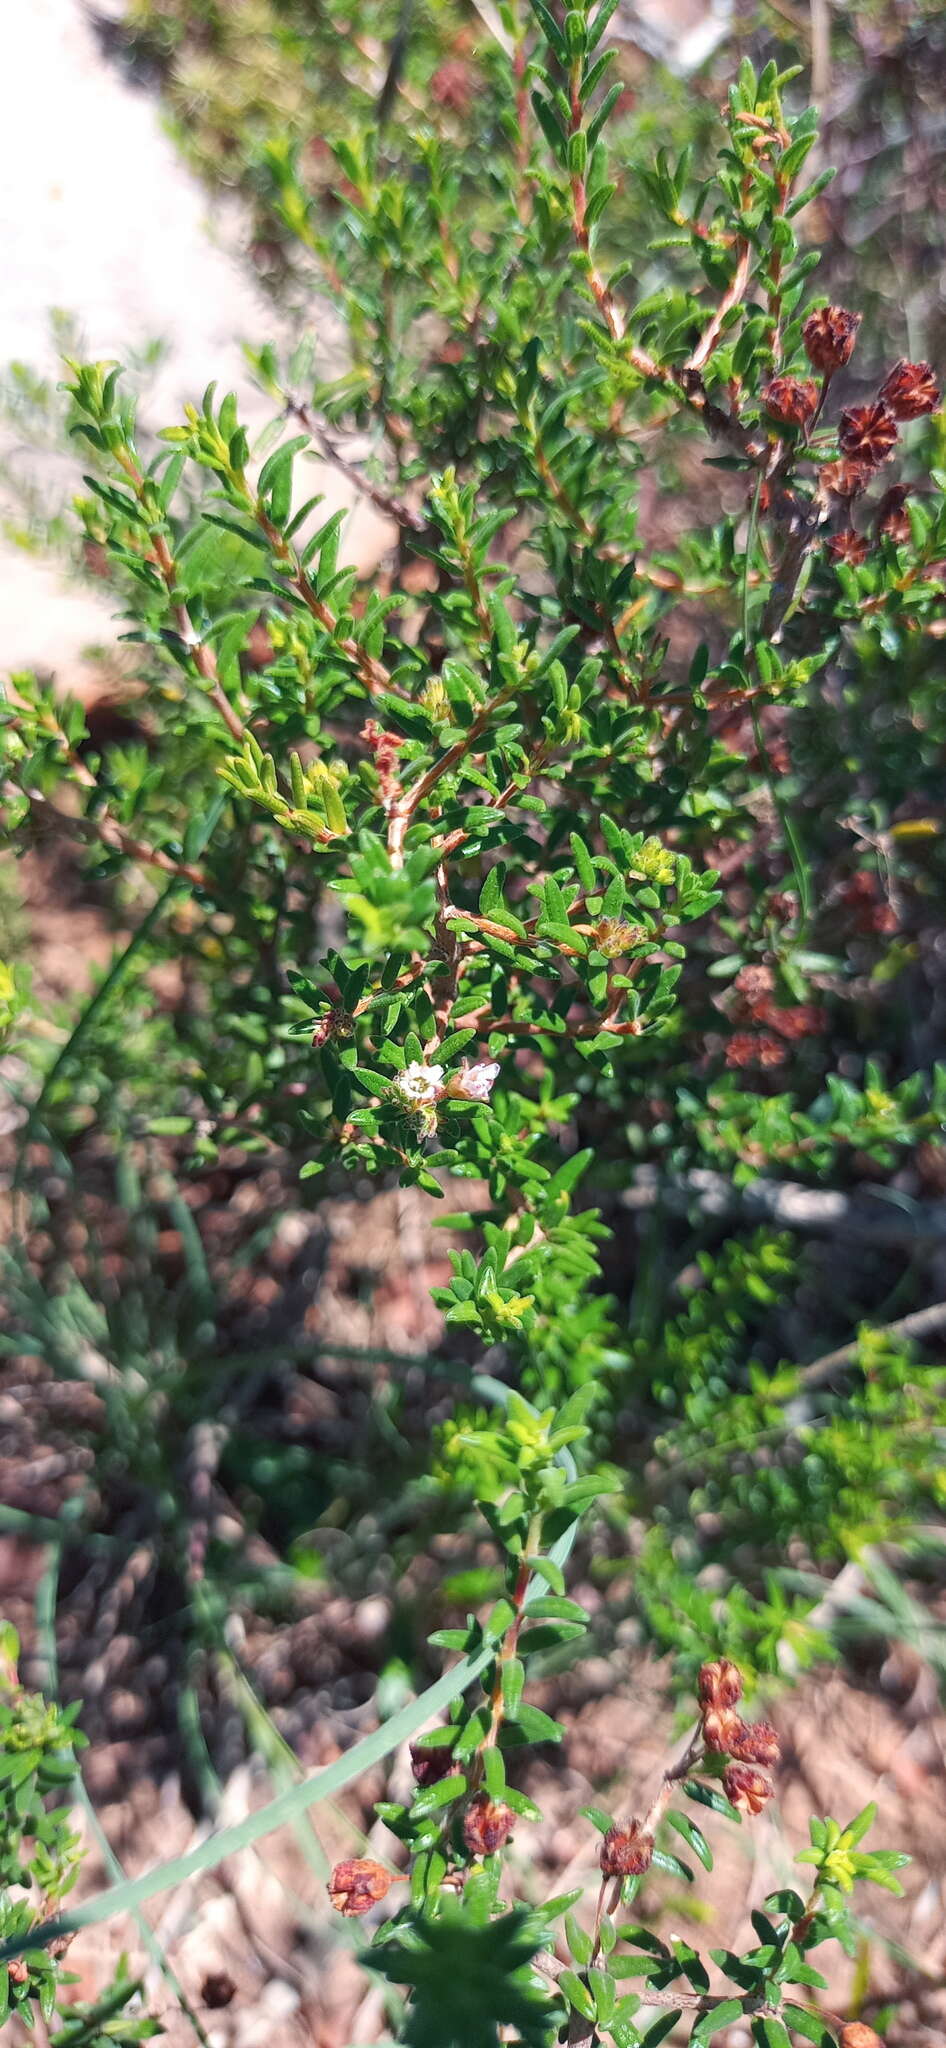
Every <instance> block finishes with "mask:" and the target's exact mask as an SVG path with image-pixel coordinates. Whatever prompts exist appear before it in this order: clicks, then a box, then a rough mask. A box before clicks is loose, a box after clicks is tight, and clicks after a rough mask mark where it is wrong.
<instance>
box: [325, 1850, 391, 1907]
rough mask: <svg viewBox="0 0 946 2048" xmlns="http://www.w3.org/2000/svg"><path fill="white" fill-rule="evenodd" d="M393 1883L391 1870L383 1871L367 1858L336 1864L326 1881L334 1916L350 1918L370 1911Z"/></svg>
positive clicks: (355, 1858)
mask: <svg viewBox="0 0 946 2048" xmlns="http://www.w3.org/2000/svg"><path fill="white" fill-rule="evenodd" d="M393 1883H394V1873H393V1871H390V1870H385V1869H384V1868H383V1867H382V1865H381V1864H380V1863H375V1862H373V1861H372V1859H371V1857H370V1856H356V1857H354V1858H353V1859H352V1861H351V1862H348V1863H336V1865H335V1868H334V1870H333V1872H332V1875H331V1877H330V1878H329V1881H328V1895H329V1898H330V1899H331V1902H332V1905H333V1906H334V1908H335V1911H336V1913H344V1914H345V1915H346V1918H348V1919H351V1918H352V1916H353V1915H354V1914H356V1913H368V1912H370V1910H371V1907H372V1906H376V1905H377V1903H378V1900H379V1899H383V1898H384V1897H385V1895H386V1893H387V1892H388V1891H390V1888H391V1886H392V1884H393Z"/></svg>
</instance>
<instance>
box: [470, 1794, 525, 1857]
mask: <svg viewBox="0 0 946 2048" xmlns="http://www.w3.org/2000/svg"><path fill="white" fill-rule="evenodd" d="M515 1825H516V1816H515V1814H514V1813H513V1811H512V1808H511V1807H510V1806H503V1804H502V1802H501V1801H500V1800H498V1799H491V1798H490V1796H489V1793H488V1792H477V1793H476V1794H475V1795H474V1797H473V1798H472V1799H471V1800H470V1803H469V1806H468V1807H467V1810H466V1812H465V1814H464V1816H463V1839H464V1841H465V1843H466V1846H467V1848H468V1849H469V1851H470V1854H471V1855H472V1856H493V1855H495V1853H496V1850H497V1849H501V1848H502V1847H503V1844H504V1843H505V1842H508V1840H509V1837H510V1835H511V1834H512V1831H513V1828H514V1827H515Z"/></svg>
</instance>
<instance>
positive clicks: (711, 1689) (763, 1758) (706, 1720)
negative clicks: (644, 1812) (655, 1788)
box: [697, 967, 780, 1813]
mask: <svg viewBox="0 0 946 2048" xmlns="http://www.w3.org/2000/svg"><path fill="white" fill-rule="evenodd" d="M741 972H742V974H743V975H744V976H745V975H749V974H752V973H755V974H757V975H758V977H759V980H760V984H761V980H762V977H763V976H767V969H765V968H761V967H760V968H757V969H752V968H751V967H750V968H743V969H742V970H741ZM760 992H761V988H760ZM697 1692H698V1694H699V1701H700V1719H701V1722H702V1728H701V1733H702V1738H703V1746H704V1748H705V1749H707V1750H709V1752H710V1754H711V1755H714V1756H725V1757H727V1758H729V1762H728V1763H727V1765H726V1769H725V1771H724V1773H723V1790H724V1792H725V1794H726V1797H727V1799H728V1800H729V1802H730V1804H731V1805H732V1806H735V1807H737V1808H738V1809H739V1811H740V1813H761V1811H762V1808H763V1806H764V1805H765V1803H766V1801H767V1800H768V1799H771V1797H772V1787H771V1784H770V1783H769V1780H768V1778H767V1777H766V1776H765V1775H764V1771H763V1770H761V1769H759V1768H757V1766H759V1765H765V1766H771V1765H772V1764H777V1763H778V1760H779V1755H780V1749H779V1739H778V1736H777V1735H776V1733H775V1729H774V1728H773V1727H772V1726H771V1723H770V1722H768V1721H744V1720H743V1719H742V1716H741V1715H740V1714H737V1712H736V1702H737V1700H740V1699H741V1698H742V1676H741V1673H740V1672H739V1670H738V1668H737V1666H736V1665H735V1664H730V1663H729V1661H728V1659H726V1658H721V1659H720V1661H719V1662H718V1663H716V1664H704V1665H703V1668H702V1670H701V1672H700V1675H699V1679H698V1681H697Z"/></svg>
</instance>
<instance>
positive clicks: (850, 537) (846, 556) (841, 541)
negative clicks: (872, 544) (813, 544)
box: [828, 526, 867, 568]
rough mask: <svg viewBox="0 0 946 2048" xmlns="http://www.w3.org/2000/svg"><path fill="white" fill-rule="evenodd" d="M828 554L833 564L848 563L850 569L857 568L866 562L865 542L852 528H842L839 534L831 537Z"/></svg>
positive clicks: (861, 535) (860, 534)
mask: <svg viewBox="0 0 946 2048" xmlns="http://www.w3.org/2000/svg"><path fill="white" fill-rule="evenodd" d="M828 553H829V555H830V556H831V557H832V559H833V560H834V561H835V562H848V563H849V564H850V565H851V567H852V568H857V567H858V566H859V564H860V563H861V562H866V560H867V542H866V540H865V539H864V535H863V534H862V533H856V532H855V530H854V528H853V526H843V527H842V528H841V531H840V533H833V534H832V535H831V539H830V540H829V542H828Z"/></svg>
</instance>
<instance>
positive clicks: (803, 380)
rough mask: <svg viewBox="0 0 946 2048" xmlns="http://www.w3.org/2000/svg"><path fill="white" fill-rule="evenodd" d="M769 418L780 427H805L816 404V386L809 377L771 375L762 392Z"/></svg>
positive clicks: (811, 416) (812, 414)
mask: <svg viewBox="0 0 946 2048" xmlns="http://www.w3.org/2000/svg"><path fill="white" fill-rule="evenodd" d="M762 403H763V405H764V407H765V410H766V412H767V413H768V415H769V418H770V419H772V420H777V421H778V423H779V426H781V427H806V426H807V425H808V422H809V420H810V419H812V418H813V416H814V413H815V408H816V407H817V404H818V386H817V384H813V383H812V381H811V379H810V378H809V377H773V378H772V380H771V382H770V383H768V384H767V385H766V386H765V389H764V391H763V393H762Z"/></svg>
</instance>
